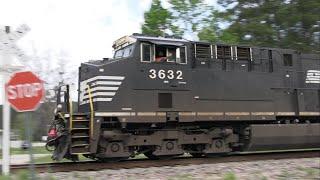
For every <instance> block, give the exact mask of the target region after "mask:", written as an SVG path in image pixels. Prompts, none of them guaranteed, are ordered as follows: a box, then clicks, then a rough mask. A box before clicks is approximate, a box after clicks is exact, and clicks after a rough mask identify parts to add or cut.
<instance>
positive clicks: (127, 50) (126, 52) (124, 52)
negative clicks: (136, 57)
mask: <svg viewBox="0 0 320 180" xmlns="http://www.w3.org/2000/svg"><path fill="white" fill-rule="evenodd" d="M132 50H133V45H132V44H131V45H128V46H126V47H124V48H121V49H118V50H116V51H115V53H114V56H113V58H115V59H117V58H125V57H129V56H130V55H131V52H132Z"/></svg>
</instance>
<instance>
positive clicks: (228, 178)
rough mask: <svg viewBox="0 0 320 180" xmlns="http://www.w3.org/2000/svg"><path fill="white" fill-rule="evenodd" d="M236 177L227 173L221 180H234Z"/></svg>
mask: <svg viewBox="0 0 320 180" xmlns="http://www.w3.org/2000/svg"><path fill="white" fill-rule="evenodd" d="M236 179H237V178H236V175H235V174H234V173H231V172H229V173H227V174H225V175H224V176H223V180H236Z"/></svg>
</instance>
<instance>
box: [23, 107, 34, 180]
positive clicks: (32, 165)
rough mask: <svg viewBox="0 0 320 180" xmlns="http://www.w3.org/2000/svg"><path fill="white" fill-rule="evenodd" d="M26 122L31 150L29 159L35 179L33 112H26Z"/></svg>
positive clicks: (32, 175)
mask: <svg viewBox="0 0 320 180" xmlns="http://www.w3.org/2000/svg"><path fill="white" fill-rule="evenodd" d="M25 122H26V128H27V133H26V134H27V141H28V145H29V147H28V150H29V157H30V162H29V164H30V166H29V169H30V173H31V179H35V171H34V158H33V153H32V134H33V133H32V124H31V123H32V122H31V112H25Z"/></svg>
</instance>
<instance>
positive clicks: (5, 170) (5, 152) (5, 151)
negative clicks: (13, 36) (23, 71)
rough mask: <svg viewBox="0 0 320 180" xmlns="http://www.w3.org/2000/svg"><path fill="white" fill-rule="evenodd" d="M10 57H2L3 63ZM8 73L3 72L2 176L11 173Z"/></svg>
mask: <svg viewBox="0 0 320 180" xmlns="http://www.w3.org/2000/svg"><path fill="white" fill-rule="evenodd" d="M9 58H10V56H5V55H3V56H2V59H1V60H2V61H9V62H10V61H11V59H9ZM8 75H9V74H8V73H7V72H3V86H2V87H3V96H2V97H3V113H2V119H3V137H2V138H3V139H2V143H3V144H2V174H3V175H5V176H7V175H9V173H10V105H9V103H8V101H7V94H6V91H5V85H6V82H7V81H8V79H9V77H8Z"/></svg>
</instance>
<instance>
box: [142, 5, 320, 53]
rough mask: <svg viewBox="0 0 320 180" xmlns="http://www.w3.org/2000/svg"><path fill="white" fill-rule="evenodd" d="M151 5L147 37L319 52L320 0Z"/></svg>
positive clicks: (146, 17) (145, 26)
mask: <svg viewBox="0 0 320 180" xmlns="http://www.w3.org/2000/svg"><path fill="white" fill-rule="evenodd" d="M163 2H164V1H161V0H152V3H151V7H150V9H149V10H148V11H146V12H145V13H144V23H143V24H142V26H141V31H142V33H143V34H147V35H156V36H164V35H165V34H169V35H173V36H183V37H188V38H191V39H193V40H194V39H196V40H200V41H208V42H212V43H231V44H248V45H255V46H266V47H281V48H290V49H296V50H298V51H304V52H318V53H319V52H320V14H319V13H320V1H319V0H308V1H305V0H259V1H256V0H218V1H217V4H216V5H209V4H206V3H205V1H204V0H166V1H165V2H166V3H167V8H164V7H163Z"/></svg>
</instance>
